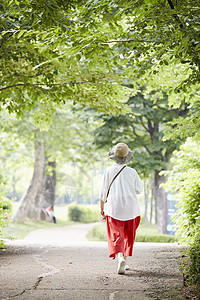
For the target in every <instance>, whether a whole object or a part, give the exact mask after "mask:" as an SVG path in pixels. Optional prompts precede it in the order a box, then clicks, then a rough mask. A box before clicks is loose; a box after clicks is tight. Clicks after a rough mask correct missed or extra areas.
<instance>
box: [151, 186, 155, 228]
mask: <svg viewBox="0 0 200 300" xmlns="http://www.w3.org/2000/svg"><path fill="white" fill-rule="evenodd" d="M153 203H154V186H153V184H152V186H151V208H150V224H152V223H153Z"/></svg>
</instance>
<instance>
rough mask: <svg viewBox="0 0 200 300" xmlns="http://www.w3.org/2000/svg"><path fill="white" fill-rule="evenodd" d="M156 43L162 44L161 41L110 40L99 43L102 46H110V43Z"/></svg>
mask: <svg viewBox="0 0 200 300" xmlns="http://www.w3.org/2000/svg"><path fill="white" fill-rule="evenodd" d="M131 42H134V43H156V44H163V42H161V41H152V40H132V39H131V40H111V41H101V43H102V44H111V43H131Z"/></svg>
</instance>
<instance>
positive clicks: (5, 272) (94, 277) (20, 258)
mask: <svg viewBox="0 0 200 300" xmlns="http://www.w3.org/2000/svg"><path fill="white" fill-rule="evenodd" d="M91 226H93V225H91V224H89V225H75V226H70V227H66V228H62V229H61V228H55V229H47V230H43V229H42V230H37V231H35V232H33V233H31V234H29V235H28V236H27V238H26V239H24V240H21V241H19V240H18V241H10V242H7V248H6V250H5V251H3V252H2V253H1V254H0V299H1V300H3V299H16V300H23V299H28V300H35V299H38V300H46V299H63V300H66V299H67V300H79V299H80V300H82V299H84V300H85V299H86V300H104V299H108V300H117V299H120V300H122V299H123V300H129V299H131V300H136V299H137V300H143V299H162V300H164V299H170V300H171V299H172V300H173V299H174V300H179V299H185V298H184V297H183V295H182V281H183V280H182V275H181V272H180V270H179V266H178V260H179V257H180V255H181V254H180V252H179V251H180V246H178V245H176V244H154V243H136V244H135V250H134V257H132V258H130V259H129V266H130V270H128V271H127V272H126V274H125V275H118V274H117V272H116V268H117V262H116V261H112V260H110V259H109V258H108V252H107V243H104V242H89V241H87V238H86V236H85V235H86V233H87V231H88V229H90V227H91Z"/></svg>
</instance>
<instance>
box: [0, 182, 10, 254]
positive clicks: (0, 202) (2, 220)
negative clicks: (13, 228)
mask: <svg viewBox="0 0 200 300" xmlns="http://www.w3.org/2000/svg"><path fill="white" fill-rule="evenodd" d="M10 211H11V202H10V201H9V200H8V199H7V198H6V197H5V191H4V186H3V185H0V249H1V248H3V246H4V242H3V241H2V240H1V236H2V230H3V228H4V227H6V224H7V223H8V213H9V212H10Z"/></svg>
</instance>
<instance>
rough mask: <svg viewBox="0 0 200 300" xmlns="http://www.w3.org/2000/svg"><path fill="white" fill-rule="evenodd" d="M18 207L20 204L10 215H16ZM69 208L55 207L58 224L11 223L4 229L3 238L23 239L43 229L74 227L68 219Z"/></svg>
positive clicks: (14, 205)
mask: <svg viewBox="0 0 200 300" xmlns="http://www.w3.org/2000/svg"><path fill="white" fill-rule="evenodd" d="M17 206H18V203H14V204H13V207H12V212H11V214H10V215H12V214H13V213H14V211H15V209H16V208H17ZM67 208H68V206H67V205H66V204H65V205H60V206H55V208H54V211H55V216H56V220H57V224H54V223H51V222H46V221H39V222H36V221H33V220H26V221H25V222H23V223H19V222H12V221H11V222H10V223H9V224H8V226H7V228H5V229H3V236H2V238H13V239H23V238H24V237H25V236H26V235H27V234H29V233H30V232H31V231H33V230H37V229H43V228H54V227H55V226H56V227H58V226H59V227H63V226H69V225H73V224H75V223H74V222H72V221H70V220H69V219H68V214H67Z"/></svg>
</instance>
